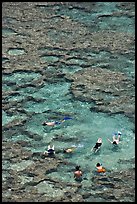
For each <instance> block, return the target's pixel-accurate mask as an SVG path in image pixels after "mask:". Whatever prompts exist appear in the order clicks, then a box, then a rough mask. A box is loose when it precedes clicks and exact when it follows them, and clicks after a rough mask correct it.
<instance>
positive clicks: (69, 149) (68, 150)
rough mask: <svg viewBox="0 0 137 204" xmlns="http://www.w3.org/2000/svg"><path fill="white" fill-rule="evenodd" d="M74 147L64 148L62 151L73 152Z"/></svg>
mask: <svg viewBox="0 0 137 204" xmlns="http://www.w3.org/2000/svg"><path fill="white" fill-rule="evenodd" d="M75 149H76V147H70V148H67V149H64V150H63V153H72V152H74V150H75Z"/></svg>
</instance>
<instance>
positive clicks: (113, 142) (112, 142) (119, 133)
mask: <svg viewBox="0 0 137 204" xmlns="http://www.w3.org/2000/svg"><path fill="white" fill-rule="evenodd" d="M120 136H121V132H118V137H117V139H116V134H114V135H113V137H112V139H113V141H110V139H108V141H109V142H110V143H111V144H115V145H118V144H119V143H120Z"/></svg>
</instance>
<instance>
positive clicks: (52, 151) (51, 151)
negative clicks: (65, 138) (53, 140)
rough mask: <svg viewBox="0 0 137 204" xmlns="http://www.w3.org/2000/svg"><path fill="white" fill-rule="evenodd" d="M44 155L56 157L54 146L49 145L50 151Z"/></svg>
mask: <svg viewBox="0 0 137 204" xmlns="http://www.w3.org/2000/svg"><path fill="white" fill-rule="evenodd" d="M44 154H45V155H49V156H51V155H54V154H55V150H54V145H53V146H52V147H51V146H50V145H48V151H45V152H44Z"/></svg>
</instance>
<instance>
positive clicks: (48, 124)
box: [42, 117, 72, 126]
mask: <svg viewBox="0 0 137 204" xmlns="http://www.w3.org/2000/svg"><path fill="white" fill-rule="evenodd" d="M70 119H72V118H71V117H64V118H63V120H61V121H54V122H47V121H45V122H43V123H42V125H44V126H46V125H47V126H55V125H60V124H62V123H63V122H65V121H66V120H70Z"/></svg>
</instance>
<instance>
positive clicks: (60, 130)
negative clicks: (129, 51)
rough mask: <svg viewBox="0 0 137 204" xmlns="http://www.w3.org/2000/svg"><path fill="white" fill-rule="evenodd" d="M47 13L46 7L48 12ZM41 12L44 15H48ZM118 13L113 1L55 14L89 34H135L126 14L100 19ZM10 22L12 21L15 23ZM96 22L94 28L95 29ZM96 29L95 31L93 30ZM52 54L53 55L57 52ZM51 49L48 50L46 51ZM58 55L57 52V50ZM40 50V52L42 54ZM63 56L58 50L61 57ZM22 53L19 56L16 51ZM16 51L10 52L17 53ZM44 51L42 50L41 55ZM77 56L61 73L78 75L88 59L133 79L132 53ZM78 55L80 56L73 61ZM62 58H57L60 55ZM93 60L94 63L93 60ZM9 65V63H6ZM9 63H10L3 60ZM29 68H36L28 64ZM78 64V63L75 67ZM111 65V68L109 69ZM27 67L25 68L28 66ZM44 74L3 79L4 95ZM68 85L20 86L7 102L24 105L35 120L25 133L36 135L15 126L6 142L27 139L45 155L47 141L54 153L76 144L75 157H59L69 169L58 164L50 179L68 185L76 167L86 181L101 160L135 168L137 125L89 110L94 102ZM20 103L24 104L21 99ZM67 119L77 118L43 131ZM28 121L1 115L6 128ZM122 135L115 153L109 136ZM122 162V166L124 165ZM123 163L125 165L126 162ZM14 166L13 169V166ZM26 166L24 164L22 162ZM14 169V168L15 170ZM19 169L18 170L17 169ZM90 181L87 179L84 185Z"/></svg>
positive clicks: (29, 122) (113, 166)
mask: <svg viewBox="0 0 137 204" xmlns="http://www.w3.org/2000/svg"><path fill="white" fill-rule="evenodd" d="M44 9H45V8H44ZM44 9H43V8H42V11H43V12H44ZM116 11H120V10H119V9H118V7H116V3H115V2H97V4H96V6H95V7H93V10H92V12H89V13H87V12H85V11H83V10H81V11H80V10H78V9H76V8H74V9H64V8H62V9H60V10H57V12H56V14H61V15H66V16H70V17H71V18H72V19H73V20H76V21H79V22H80V23H84V24H85V25H87V26H88V28H89V30H90V29H92V31H93V29H94V31H95V32H96V31H100V30H108V29H109V30H112V31H113V30H115V31H118V32H121V31H122V32H125V33H130V34H134V21H133V19H131V18H129V17H128V16H125V15H124V16H122V17H116V16H113V17H112V16H109V17H100V18H98V17H99V16H100V15H104V14H105V15H111V14H112V13H113V12H116ZM11 23H12V22H11ZM93 24H96V26H94V27H92V25H93ZM91 27H92V28H91ZM3 34H4V35H7V36H8V35H13V34H14V31H13V30H8V29H6V30H3ZM49 35H53V38H54V37H56V40H57V37H60V35H59V36H58V33H57V32H52V31H51V32H49ZM53 50H54V54H55V50H56V49H53ZM45 51H48V50H44V48H43V52H45ZM56 51H57V53H58V50H56ZM41 52H42V50H41ZM62 52H64V51H63V50H60V54H61V53H62ZM17 53H18V52H17ZM17 53H12V54H15V55H16V54H17ZM39 53H40V50H39V51H38V55H39ZM70 54H71V56H73V57H74V58H71V59H68V60H66V61H67V63H66V64H63V65H61V66H60V67H59V68H58V69H60V70H63V73H70V74H73V73H74V72H75V71H78V70H80V69H82V65H83V64H86V63H87V61H85V60H84V58H88V59H91V66H93V67H98V66H99V67H103V66H107V67H109V68H110V69H113V70H115V71H121V72H124V73H125V74H127V76H128V77H134V74H135V67H134V66H135V64H134V62H135V60H134V55H133V56H128V55H122V54H120V53H119V54H111V53H109V52H106V51H99V52H94V50H93V51H92V52H87V51H84V50H77V51H75V50H74V52H71V53H70ZM78 55H80V56H81V58H82V59H81V58H77V59H76V58H75V56H78ZM57 56H58V55H57ZM83 57H84V58H83ZM59 59H60V58H59V57H55V56H52V55H51V56H45V57H44V58H43V59H42V58H41V60H42V61H43V63H44V62H46V61H48V62H51V63H53V64H54V63H56V62H58V60H59ZM92 60H93V61H92ZM8 62H9V61H8ZM5 64H6V62H5ZM30 64H33V62H32V61H30ZM72 64H74V65H72ZM110 65H111V66H110ZM26 66H27V64H26ZM50 70H51V71H52V70H53V67H52V66H49V67H47V71H50ZM40 77H41V74H39V73H35V72H29V73H28V72H25V71H24V72H22V71H21V72H15V73H13V74H9V75H5V74H4V75H3V84H2V89H3V92H6V91H10V90H14V88H15V87H16V85H17V86H18V85H24V84H26V83H28V84H30V83H33V80H34V79H39V78H40ZM13 84H14V85H13ZM69 88H70V83H68V82H63V83H62V82H58V83H48V82H45V84H44V85H43V86H42V87H29V86H28V87H24V88H19V87H18V90H17V91H16V93H18V94H15V95H9V97H7V98H6V99H5V100H7V101H8V102H12V101H14V102H16V103H17V104H18V103H21V108H22V109H23V110H25V111H26V112H27V113H28V114H31V117H29V118H27V122H26V123H25V125H24V130H26V131H28V132H31V133H32V135H33V134H34V135H35V134H37V135H38V136H37V137H36V136H35V137H29V135H28V134H27V133H26V134H25V133H22V132H21V131H20V129H19V130H18V128H17V130H18V131H17V134H16V135H10V136H9V137H8V140H13V141H17V140H21V139H22V140H25V141H29V142H30V144H31V146H30V147H28V149H31V150H32V152H37V151H40V152H43V151H45V150H46V149H47V146H48V144H49V143H52V144H54V145H55V151H56V152H58V151H59V150H63V148H67V147H71V146H73V145H75V146H76V147H77V148H76V150H75V152H74V153H73V154H72V155H65V154H63V153H62V152H61V153H57V156H58V157H62V158H65V159H66V160H67V161H68V162H70V165H66V166H65V167H62V166H60V167H59V168H58V169H57V172H53V173H50V176H52V177H57V178H60V179H62V180H65V181H71V182H74V179H73V175H72V170H73V169H74V167H75V166H76V165H80V166H81V168H82V169H83V171H84V177H87V178H89V177H91V176H92V174H93V173H94V170H95V165H96V163H97V162H101V163H102V164H103V165H104V166H105V167H106V169H108V170H110V171H111V170H122V169H125V168H129V167H131V166H134V164H131V163H130V162H128V161H127V160H129V159H132V158H134V157H135V134H134V128H135V125H134V124H133V123H132V122H131V121H130V120H129V119H128V118H127V117H125V116H124V115H121V114H117V115H112V116H109V115H107V114H105V113H99V112H98V113H96V112H91V111H90V107H91V106H92V104H88V103H84V102H80V101H74V100H73V99H72V96H71V94H70V93H69ZM29 96H31V97H33V98H34V99H39V100H33V98H32V99H31V100H27V97H29ZM25 99H26V100H25ZM21 100H22V101H21ZM64 116H71V117H72V118H73V119H72V120H68V121H66V122H64V123H63V124H61V125H58V126H56V127H52V128H51V127H44V126H42V122H43V121H45V120H49V121H55V120H57V121H58V120H61V119H62V118H63V117H64ZM21 118H22V119H24V118H26V115H25V114H20V113H18V112H13V113H12V114H7V113H6V112H5V111H3V112H2V125H5V124H7V123H9V122H11V121H13V120H14V119H21ZM117 131H121V132H122V136H121V144H119V147H118V148H117V149H114V148H113V147H112V145H111V144H110V143H109V142H108V140H107V138H109V139H111V138H112V134H113V133H114V132H117ZM99 137H102V139H103V145H102V148H101V150H100V151H99V152H98V153H96V154H92V153H91V151H90V150H91V148H92V147H93V146H94V144H95V143H96V141H97V139H98V138H99ZM120 160H121V162H120ZM123 161H124V162H123ZM13 167H14V166H13ZM23 167H24V164H23ZM15 168H16V166H15ZM19 168H20V166H19ZM84 182H88V181H84Z"/></svg>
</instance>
